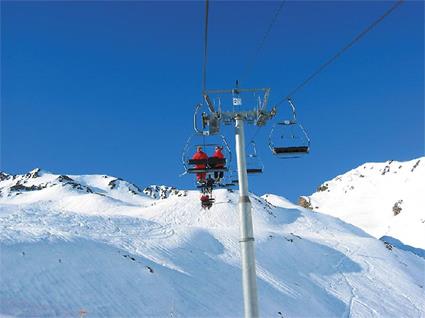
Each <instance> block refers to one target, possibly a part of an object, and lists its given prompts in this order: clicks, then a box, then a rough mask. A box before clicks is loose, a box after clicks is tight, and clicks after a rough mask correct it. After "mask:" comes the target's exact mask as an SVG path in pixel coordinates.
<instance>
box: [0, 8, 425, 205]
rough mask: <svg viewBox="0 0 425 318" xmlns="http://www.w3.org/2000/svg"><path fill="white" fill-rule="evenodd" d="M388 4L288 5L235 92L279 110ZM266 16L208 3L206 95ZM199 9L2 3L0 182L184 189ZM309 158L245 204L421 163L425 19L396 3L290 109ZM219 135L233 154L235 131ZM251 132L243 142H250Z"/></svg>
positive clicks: (274, 171)
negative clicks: (249, 92)
mask: <svg viewBox="0 0 425 318" xmlns="http://www.w3.org/2000/svg"><path fill="white" fill-rule="evenodd" d="M391 4H392V2H386V1H372V2H367V1H357V2H346V1H330V2H317V1H315V2H306V1H288V2H287V3H286V5H285V6H284V8H283V9H282V12H281V14H280V16H279V18H278V20H277V22H276V24H275V26H274V28H273V30H272V32H271V33H270V35H269V38H268V39H267V42H266V43H265V46H264V49H263V51H262V52H261V54H260V59H259V60H258V61H257V63H256V64H255V66H254V68H253V70H252V73H251V74H252V76H251V77H249V78H248V79H247V81H245V82H242V83H241V84H242V86H244V87H271V89H272V94H271V103H272V104H273V103H275V102H277V101H278V100H280V99H281V98H282V97H284V96H285V95H286V94H287V93H288V92H289V91H290V90H291V89H292V88H293V87H294V86H296V85H297V84H298V83H299V82H300V81H301V80H303V79H304V78H305V77H306V76H307V75H309V74H310V73H311V72H312V71H313V70H314V69H316V68H317V67H318V66H319V65H320V64H321V63H323V62H324V61H325V60H326V59H327V58H328V57H330V56H331V55H332V54H334V53H335V52H336V51H337V50H338V49H339V48H340V47H342V46H343V45H345V44H346V43H347V42H348V41H350V40H351V39H352V38H353V37H354V36H355V35H356V34H357V33H358V32H359V31H361V30H362V29H363V28H365V27H366V26H367V25H368V24H370V23H371V22H372V21H373V20H374V19H375V18H376V17H378V16H379V15H381V14H382V13H383V12H384V11H385V10H386V9H387V8H388V7H389V6H390V5H391ZM278 5H279V3H278V2H212V3H211V6H210V42H209V65H208V87H209V88H224V87H231V86H232V85H233V83H234V81H235V80H236V79H238V78H240V76H241V73H242V71H243V69H244V68H245V67H246V63H247V62H248V60H250V58H251V57H252V55H253V54H254V51H255V49H256V47H257V46H258V45H259V42H260V39H261V37H262V35H263V34H264V32H265V30H266V29H267V26H268V24H269V23H270V20H271V18H272V16H273V14H274V11H275V10H276V8H277V6H278ZM203 12H204V3H203V2H135V1H132V2H119V1H117V2H83V1H81V2H80V1H78V2H50V1H44V2H33V1H32V2H22V1H10V2H9V1H2V2H1V81H2V87H1V146H2V147H1V170H4V171H6V172H8V173H14V174H15V173H24V172H26V171H28V170H30V169H32V168H34V167H42V168H44V169H46V170H49V171H52V172H56V173H68V174H94V173H102V174H109V175H114V176H119V177H122V178H124V179H127V180H130V181H133V182H135V183H136V184H139V185H140V186H144V185H148V184H167V185H174V186H177V187H185V188H190V187H191V186H193V182H192V178H191V177H190V176H188V177H179V174H180V173H181V172H182V170H183V169H182V165H181V162H180V156H181V151H182V148H183V146H184V144H185V141H186V139H187V138H188V136H189V135H190V134H191V133H192V132H193V130H192V113H193V109H194V105H195V104H196V103H198V102H200V101H201V97H200V93H201V65H202V56H203V42H202V36H203ZM295 101H296V104H297V106H298V118H299V120H300V121H301V122H302V123H303V125H304V126H305V127H306V128H307V130H308V132H309V134H310V137H311V139H312V152H311V154H310V155H309V156H308V157H305V158H302V159H297V160H286V161H282V160H277V159H275V158H274V157H272V155H271V154H270V152H269V150H268V148H267V140H266V139H267V134H268V131H269V129H270V128H271V127H270V126H268V127H266V128H263V129H262V130H261V131H260V133H259V134H258V137H257V144H258V151H259V153H260V155H261V156H262V159H263V161H264V163H265V168H266V170H265V173H264V175H262V176H260V177H256V178H255V179H254V178H252V179H250V189H251V190H252V191H253V192H256V193H258V194H263V193H267V192H269V193H270V192H271V193H276V194H280V195H284V196H286V197H288V198H290V199H292V200H295V199H297V197H298V196H299V195H301V194H310V193H311V192H313V191H315V189H316V187H317V186H318V185H319V184H320V183H322V182H323V181H325V180H327V179H330V178H333V177H335V176H336V175H338V174H341V173H343V172H345V171H347V170H349V169H351V168H354V167H355V166H357V165H360V164H362V163H363V162H367V161H385V160H388V159H395V160H409V159H413V158H415V157H419V156H423V155H424V3H423V2H422V1H416V2H413V1H408V2H406V3H404V4H403V5H402V6H401V7H400V8H399V9H397V10H396V11H395V12H394V13H392V14H391V15H390V16H389V17H388V18H387V19H386V20H384V22H383V23H381V24H380V25H379V26H378V27H377V28H375V29H374V30H373V31H372V32H371V33H369V34H368V35H367V36H366V37H365V38H364V39H363V40H362V41H361V42H359V43H357V44H356V45H355V46H354V47H353V48H352V49H351V50H350V51H348V52H347V53H346V54H345V55H343V56H342V57H341V58H340V59H339V60H338V61H337V62H335V63H334V64H333V65H332V66H330V67H329V68H328V69H327V70H325V71H324V72H323V73H322V74H321V75H320V76H319V77H318V78H317V79H315V80H314V81H313V82H311V83H310V84H309V85H308V86H306V87H305V88H304V89H303V90H302V91H300V92H299V93H298V94H297V95H296V96H295ZM223 132H224V133H225V134H226V135H227V136H229V139H230V140H233V138H234V137H233V129H232V128H229V127H226V129H225V130H223ZM249 134H251V131H248V135H249Z"/></svg>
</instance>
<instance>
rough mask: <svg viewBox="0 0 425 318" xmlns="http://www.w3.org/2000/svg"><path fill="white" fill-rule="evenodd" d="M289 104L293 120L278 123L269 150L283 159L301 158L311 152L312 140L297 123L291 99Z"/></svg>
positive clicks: (272, 133)
mask: <svg viewBox="0 0 425 318" xmlns="http://www.w3.org/2000/svg"><path fill="white" fill-rule="evenodd" d="M288 103H289V105H290V107H291V110H292V118H291V119H289V120H283V121H280V122H278V123H276V124H275V125H274V126H273V127H272V129H271V131H270V135H269V148H270V150H271V151H272V153H273V155H275V156H277V157H278V158H282V159H289V158H299V157H302V156H303V155H306V154H308V153H309V152H310V138H309V137H308V135H307V132H306V131H305V129H304V127H303V126H302V125H301V124H299V123H298V122H297V117H296V109H295V105H294V104H293V102H292V100H291V99H288Z"/></svg>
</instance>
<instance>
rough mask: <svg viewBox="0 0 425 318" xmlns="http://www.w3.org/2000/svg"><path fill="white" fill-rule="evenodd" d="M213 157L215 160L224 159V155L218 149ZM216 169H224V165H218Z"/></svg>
mask: <svg viewBox="0 0 425 318" xmlns="http://www.w3.org/2000/svg"><path fill="white" fill-rule="evenodd" d="M212 156H213V158H218V159H224V155H223V153H222V152H221V150H220V149H217V150H216V151H215V152H214V154H213V155H212ZM216 168H224V164H222V163H218V164H216Z"/></svg>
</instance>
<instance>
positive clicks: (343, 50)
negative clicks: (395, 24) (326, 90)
mask: <svg viewBox="0 0 425 318" xmlns="http://www.w3.org/2000/svg"><path fill="white" fill-rule="evenodd" d="M404 1H405V0H397V1H396V2H395V3H394V4H393V5H392V6H391V7H390V8H389V9H388V10H387V11H385V12H384V14H383V15H381V16H380V17H379V18H378V19H376V20H375V21H373V22H372V23H371V24H370V25H369V26H368V27H367V28H366V29H364V30H363V31H362V32H360V33H359V34H357V35H356V36H355V37H354V38H353V39H352V40H351V41H350V42H349V43H348V44H346V45H345V46H344V47H342V48H341V49H340V50H339V51H338V52H337V53H336V54H335V55H333V56H332V57H331V58H330V59H329V60H327V61H326V62H325V63H323V64H322V65H321V66H320V67H319V68H318V69H317V70H316V71H314V72H313V73H312V74H311V75H310V76H308V77H307V78H306V79H305V80H304V81H302V82H301V83H300V84H299V85H298V86H296V87H295V88H294V89H293V90H292V91H291V92H290V93H289V94H287V95H286V97H284V98H282V99H281V100H280V101H279V102H278V103H277V104H276V107H277V106H279V105H281V104H282V103H283V102H284V101H286V100H290V99H291V97H293V96H294V95H295V94H296V93H297V92H298V91H299V90H301V89H302V88H303V87H304V86H306V85H307V83H309V82H310V81H312V80H313V79H314V78H315V77H316V76H318V75H319V74H320V73H321V72H322V71H323V70H324V69H325V68H326V67H328V66H329V65H331V64H332V63H333V62H334V61H335V60H336V59H338V58H339V57H340V56H341V55H342V54H343V53H345V52H346V51H347V50H349V49H350V48H351V47H352V46H353V45H354V44H355V43H356V42H358V41H360V40H361V39H362V38H363V37H364V36H365V35H366V34H367V33H369V32H370V31H371V30H372V29H374V28H375V27H376V26H377V25H378V24H379V23H381V22H382V21H383V20H384V19H385V18H386V17H387V16H389V15H390V14H391V13H392V12H393V11H394V10H395V9H397V8H398V7H399V6H400V5H401V4H402V3H403V2H404Z"/></svg>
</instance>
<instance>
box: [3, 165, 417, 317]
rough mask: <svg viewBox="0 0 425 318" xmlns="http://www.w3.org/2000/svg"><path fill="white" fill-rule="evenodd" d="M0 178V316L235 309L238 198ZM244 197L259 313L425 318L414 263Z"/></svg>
mask: <svg viewBox="0 0 425 318" xmlns="http://www.w3.org/2000/svg"><path fill="white" fill-rule="evenodd" d="M0 179H1V181H0V191H1V192H0V195H1V197H0V247H1V276H0V316H1V315H4V316H22V317H29V316H31V317H49V316H60V317H78V316H83V315H86V316H87V317H142V316H143V317H144V316H157V317H240V316H242V315H243V308H242V297H241V278H240V254H239V243H238V239H239V228H238V220H239V217H238V214H237V212H236V208H237V202H238V197H237V193H236V192H230V191H227V190H217V191H215V192H214V194H215V196H216V202H217V203H216V204H215V205H214V207H213V208H212V209H211V210H202V209H200V206H199V194H198V193H197V192H195V191H180V190H177V189H174V188H170V187H158V186H151V187H148V188H146V189H144V190H141V189H139V188H138V187H136V186H135V185H133V184H131V183H129V182H126V181H124V180H120V179H117V178H113V177H109V176H99V175H97V176H59V175H55V174H51V173H47V172H44V171H40V170H35V171H32V172H31V173H29V174H27V175H21V176H9V175H7V174H1V175H0ZM69 179H71V180H69ZM161 197H162V199H161ZM251 200H252V203H253V219H254V227H255V235H256V256H257V276H258V292H259V300H260V313H261V316H263V317H312V316H313V317H351V316H352V317H425V308H424V298H423V296H424V283H425V282H424V266H425V260H424V259H423V258H420V257H418V256H416V255H414V254H412V253H409V252H405V251H401V250H399V249H397V248H394V247H392V246H391V245H389V244H384V242H382V241H379V240H377V239H375V238H373V237H371V236H369V235H368V234H366V233H365V232H363V231H362V230H360V229H358V228H356V227H354V226H352V225H349V224H346V223H344V222H342V221H340V220H339V219H336V218H333V217H331V216H327V215H322V214H320V213H314V212H312V211H310V210H308V209H303V208H300V207H299V206H296V205H294V204H292V203H291V202H289V201H287V200H286V199H284V198H282V197H278V196H274V195H267V196H264V197H261V198H260V197H257V196H254V195H252V196H251Z"/></svg>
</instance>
